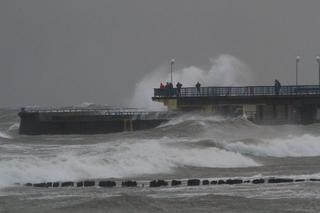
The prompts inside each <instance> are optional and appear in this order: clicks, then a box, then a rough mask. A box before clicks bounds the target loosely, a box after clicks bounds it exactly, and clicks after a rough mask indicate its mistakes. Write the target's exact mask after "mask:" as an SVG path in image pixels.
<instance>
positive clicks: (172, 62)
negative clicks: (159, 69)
mask: <svg viewBox="0 0 320 213" xmlns="http://www.w3.org/2000/svg"><path fill="white" fill-rule="evenodd" d="M174 62H175V60H174V58H173V59H171V83H172V84H173V79H172V68H173V64H174Z"/></svg>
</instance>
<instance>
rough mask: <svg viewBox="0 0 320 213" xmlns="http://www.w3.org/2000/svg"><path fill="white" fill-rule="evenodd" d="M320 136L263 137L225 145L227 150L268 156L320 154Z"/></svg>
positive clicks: (312, 155) (310, 155)
mask: <svg viewBox="0 0 320 213" xmlns="http://www.w3.org/2000/svg"><path fill="white" fill-rule="evenodd" d="M319 141H320V137H319V136H313V135H309V134H305V135H302V136H288V137H286V138H275V139H261V140H259V141H255V142H253V143H245V142H241V141H238V142H235V143H230V144H227V145H226V146H225V148H226V149H227V150H230V151H236V152H240V153H243V154H250V155H255V156H268V157H314V156H320V143H319Z"/></svg>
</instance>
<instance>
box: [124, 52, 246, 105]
mask: <svg viewBox="0 0 320 213" xmlns="http://www.w3.org/2000/svg"><path fill="white" fill-rule="evenodd" d="M210 62H211V66H210V68H209V69H208V70H204V69H200V68H199V67H196V66H190V67H187V68H183V69H179V70H175V71H174V73H173V75H174V82H173V84H175V83H176V82H177V81H179V82H181V83H182V84H183V87H193V86H194V85H195V83H196V82H197V81H199V82H200V83H201V84H202V86H236V85H248V84H250V82H252V75H251V71H250V69H249V68H248V66H247V65H246V64H245V63H244V62H242V61H240V60H239V59H237V58H236V57H234V56H232V55H220V56H219V57H218V58H215V59H210ZM168 79H170V73H169V71H168V67H161V68H158V69H157V70H155V71H154V72H152V73H149V74H147V75H146V76H145V77H144V78H143V79H142V80H141V81H140V82H139V83H137V85H136V88H135V91H134V95H133V98H132V100H131V101H130V103H129V105H130V106H133V107H143V108H149V109H157V110H161V109H165V107H163V106H162V104H159V103H155V102H152V100H151V97H152V96H153V90H152V88H156V87H158V86H159V84H160V82H163V83H165V82H166V81H169V80H168Z"/></svg>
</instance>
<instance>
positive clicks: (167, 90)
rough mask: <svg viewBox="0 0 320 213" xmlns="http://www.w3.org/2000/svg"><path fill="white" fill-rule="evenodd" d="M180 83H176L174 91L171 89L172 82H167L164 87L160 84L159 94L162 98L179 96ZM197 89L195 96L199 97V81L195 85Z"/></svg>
mask: <svg viewBox="0 0 320 213" xmlns="http://www.w3.org/2000/svg"><path fill="white" fill-rule="evenodd" d="M182 86H183V85H182V83H180V82H177V84H176V89H175V88H174V87H173V84H172V82H167V83H166V85H164V84H163V83H162V82H161V83H160V93H161V95H162V96H177V97H179V96H181V88H182ZM195 87H196V89H197V95H200V88H201V84H200V83H199V81H198V82H197V83H196V85H195Z"/></svg>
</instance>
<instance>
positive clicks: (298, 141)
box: [0, 109, 320, 213]
mask: <svg viewBox="0 0 320 213" xmlns="http://www.w3.org/2000/svg"><path fill="white" fill-rule="evenodd" d="M17 113H18V111H17V110H15V109H0V212H1V213H4V212H23V213H27V212H33V213H36V212H45V213H50V212H77V213H84V212H115V213H119V212H130V213H131V212H133V213H134V212H151V213H152V212H183V213H188V212H228V213H231V212H237V213H242V212H243V213H244V212H246V213H247V212H257V213H262V212H263V213H269V212H320V182H319V181H304V182H288V183H274V184H270V183H267V182H265V183H263V184H251V183H247V184H245V183H244V184H233V185H230V184H208V185H203V184H200V185H199V186H188V185H187V184H182V185H178V186H170V185H169V186H163V187H149V186H148V184H146V185H144V184H142V185H141V184H140V185H138V187H121V186H119V185H117V186H116V187H109V188H108V187H98V186H94V187H56V188H53V187H48V188H47V187H44V188H42V187H32V186H25V184H26V183H41V182H50V181H60V182H61V181H83V180H101V179H105V180H114V181H117V182H121V181H125V180H133V181H138V182H139V181H142V182H145V183H148V181H151V180H174V179H175V180H188V179H199V180H210V181H211V180H218V179H228V178H229V179H230V178H233V179H235V178H236V179H243V180H253V179H265V180H268V179H269V178H274V177H277V178H287V179H288V178H289V179H303V180H311V179H317V178H318V179H319V178H320V131H319V130H320V124H312V125H279V126H259V125H256V124H254V123H252V122H250V121H248V120H247V119H246V118H245V117H238V118H228V117H221V116H208V115H200V114H186V115H182V116H180V117H177V118H174V119H172V120H171V121H169V122H168V123H165V124H162V125H161V126H159V127H157V128H154V129H150V130H145V131H136V132H122V133H113V134H100V135H41V136H24V135H19V134H18V129H19V117H18V116H17Z"/></svg>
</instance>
